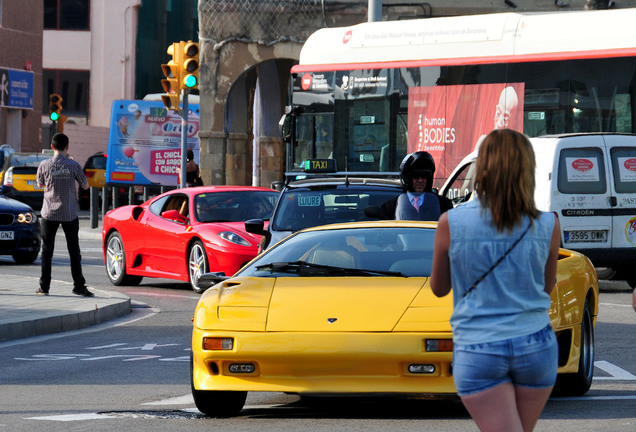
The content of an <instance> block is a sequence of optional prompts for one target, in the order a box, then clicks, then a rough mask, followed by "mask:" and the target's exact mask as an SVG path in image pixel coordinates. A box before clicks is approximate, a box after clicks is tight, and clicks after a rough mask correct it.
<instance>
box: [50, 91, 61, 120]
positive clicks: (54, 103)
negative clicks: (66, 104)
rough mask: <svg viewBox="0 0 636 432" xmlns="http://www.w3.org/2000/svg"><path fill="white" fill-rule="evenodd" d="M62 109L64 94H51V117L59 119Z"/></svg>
mask: <svg viewBox="0 0 636 432" xmlns="http://www.w3.org/2000/svg"><path fill="white" fill-rule="evenodd" d="M61 111H62V96H60V95H59V94H57V93H53V94H51V95H49V118H50V119H51V121H58V120H59V118H60V113H61Z"/></svg>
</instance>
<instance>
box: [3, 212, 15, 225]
mask: <svg viewBox="0 0 636 432" xmlns="http://www.w3.org/2000/svg"><path fill="white" fill-rule="evenodd" d="M14 219H15V216H14V215H12V214H11V213H0V225H12V224H13V221H14Z"/></svg>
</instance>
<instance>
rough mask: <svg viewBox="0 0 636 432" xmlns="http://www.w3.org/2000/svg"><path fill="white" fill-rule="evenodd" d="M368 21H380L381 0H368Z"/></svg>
mask: <svg viewBox="0 0 636 432" xmlns="http://www.w3.org/2000/svg"><path fill="white" fill-rule="evenodd" d="M368 1H369V6H368V16H369V18H368V20H369V22H375V21H382V0H368Z"/></svg>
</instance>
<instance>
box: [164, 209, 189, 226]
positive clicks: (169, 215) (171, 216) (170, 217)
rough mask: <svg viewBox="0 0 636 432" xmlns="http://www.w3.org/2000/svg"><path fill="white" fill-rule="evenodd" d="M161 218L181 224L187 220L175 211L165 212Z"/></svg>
mask: <svg viewBox="0 0 636 432" xmlns="http://www.w3.org/2000/svg"><path fill="white" fill-rule="evenodd" d="M161 217H162V218H164V219H168V220H171V221H173V222H179V223H182V224H185V223H188V218H187V217H185V216H183V215H182V214H181V213H179V212H178V211H177V210H166V211H165V212H163V213H161Z"/></svg>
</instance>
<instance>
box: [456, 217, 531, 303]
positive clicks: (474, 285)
mask: <svg viewBox="0 0 636 432" xmlns="http://www.w3.org/2000/svg"><path fill="white" fill-rule="evenodd" d="M531 226H532V221H530V223H529V224H528V227H527V228H526V229H525V230H524V231H523V232H522V233H521V235H520V236H519V238H518V239H517V240H515V242H514V243H513V244H511V245H510V247H509V248H508V250H507V251H506V252H505V253H504V254H503V255H502V256H501V257H500V258H499V259H498V260H497V261H496V262H495V263H494V264H493V265H492V266H490V268H489V269H488V270H486V272H485V273H484V274H483V275H481V276H480V277H479V279H477V280H476V281H475V283H474V284H472V285H471V287H470V288H468V289H467V290H466V292H465V293H464V295H463V296H462V298H464V297H466V296H467V295H468V293H469V292H471V291H472V290H474V289H475V288H476V287H477V284H478V283H479V282H481V281H483V280H484V279H485V278H486V276H488V275H489V274H490V273H491V272H492V271H493V270H494V269H495V267H497V266H498V265H499V264H500V263H501V262H502V261H503V260H504V258H505V257H506V256H508V254H509V253H510V252H511V251H512V250H513V249H514V248H515V246H517V244H518V243H519V242H520V241H521V239H522V238H523V237H524V236H525V235H526V233H527V232H528V231H530V227H531Z"/></svg>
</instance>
